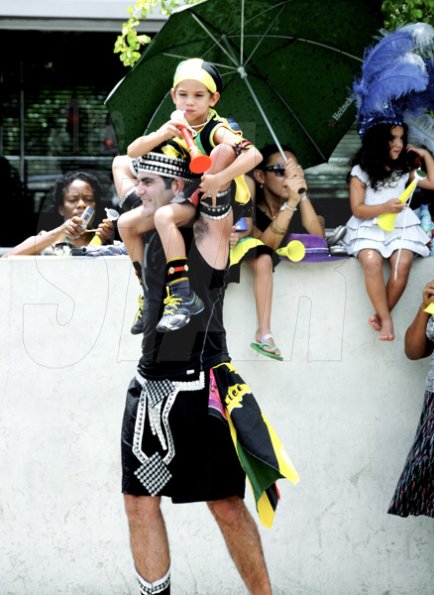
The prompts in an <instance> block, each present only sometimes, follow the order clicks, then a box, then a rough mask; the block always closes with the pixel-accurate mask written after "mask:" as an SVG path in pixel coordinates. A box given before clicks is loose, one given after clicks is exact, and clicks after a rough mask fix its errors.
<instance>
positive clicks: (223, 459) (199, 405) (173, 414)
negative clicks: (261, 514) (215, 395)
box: [122, 371, 245, 503]
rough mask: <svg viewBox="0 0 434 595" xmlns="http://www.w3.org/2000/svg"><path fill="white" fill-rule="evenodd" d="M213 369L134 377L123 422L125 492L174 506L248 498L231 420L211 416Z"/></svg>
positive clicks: (123, 483) (123, 476)
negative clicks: (158, 377) (157, 498)
mask: <svg viewBox="0 0 434 595" xmlns="http://www.w3.org/2000/svg"><path fill="white" fill-rule="evenodd" d="M208 401H209V371H206V372H195V373H194V374H191V375H183V376H182V377H180V378H176V379H170V380H145V379H143V378H142V377H141V376H139V375H138V376H136V377H135V378H133V380H132V381H131V383H130V386H129V388H128V392H127V400H126V406H125V413H124V419H123V424H122V492H123V493H124V494H132V495H137V496H142V495H143V496H149V495H151V496H157V495H158V496H169V497H170V498H172V500H173V502H178V503H180V502H201V501H202V502H203V501H209V500H220V499H222V498H228V497H230V496H240V497H242V498H243V497H244V490H245V474H244V471H243V470H242V468H241V465H240V463H239V460H238V457H237V454H236V452H235V447H234V444H233V442H232V439H231V436H230V433H229V427H228V425H227V422H224V421H222V420H221V419H219V418H217V417H215V416H214V415H212V414H210V413H209V405H208Z"/></svg>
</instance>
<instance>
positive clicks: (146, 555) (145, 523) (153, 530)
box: [124, 494, 170, 595]
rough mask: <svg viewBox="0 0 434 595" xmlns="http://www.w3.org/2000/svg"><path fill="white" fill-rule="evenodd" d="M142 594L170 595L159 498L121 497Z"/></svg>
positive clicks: (166, 548)
mask: <svg viewBox="0 0 434 595" xmlns="http://www.w3.org/2000/svg"><path fill="white" fill-rule="evenodd" d="M124 502H125V510H126V513H127V517H128V524H129V528H130V542H131V551H132V554H133V559H134V564H135V567H136V571H137V574H138V577H137V578H138V580H139V586H140V593H141V595H151V594H152V595H157V594H158V595H169V594H170V574H169V568H170V555H169V542H168V539H167V532H166V526H165V524H164V519H163V515H162V513H161V509H160V498H158V497H151V496H132V495H130V494H125V495H124Z"/></svg>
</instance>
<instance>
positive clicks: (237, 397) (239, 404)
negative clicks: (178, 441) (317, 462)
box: [210, 363, 299, 527]
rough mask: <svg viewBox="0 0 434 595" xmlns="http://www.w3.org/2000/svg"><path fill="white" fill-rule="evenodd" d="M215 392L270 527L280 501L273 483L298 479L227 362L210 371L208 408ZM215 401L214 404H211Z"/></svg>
mask: <svg viewBox="0 0 434 595" xmlns="http://www.w3.org/2000/svg"><path fill="white" fill-rule="evenodd" d="M216 389H217V390H218V393H219V396H220V399H221V402H222V403H223V406H224V411H225V413H226V415H225V418H226V420H227V422H228V424H229V429H230V432H231V436H232V440H233V442H234V445H235V448H236V451H237V454H238V458H239V460H240V463H241V466H242V467H243V469H244V471H245V473H246V475H247V478H248V479H249V481H250V484H251V486H252V490H253V495H254V498H255V502H256V509H257V511H258V514H259V518H260V520H261V523H262V524H263V525H264V526H265V527H271V526H272V524H273V520H274V511H275V510H276V506H277V503H278V500H279V491H278V489H277V486H276V483H275V482H276V480H277V479H281V478H287V479H289V480H290V481H291V482H292V483H293V484H296V483H297V482H298V480H299V477H298V473H297V471H296V470H295V468H294V466H293V464H292V463H291V461H290V459H289V457H288V455H287V453H286V451H285V449H284V447H283V444H282V443H281V441H280V439H279V437H278V436H277V434H276V432H275V431H274V429H273V428H272V426H271V425H270V423H269V422H268V420H267V419H266V417H265V416H264V415H263V413H262V411H261V409H260V407H259V405H258V403H257V401H256V399H255V397H254V396H253V394H252V392H251V390H250V388H249V387H248V386H247V384H245V382H244V380H243V379H242V378H241V376H240V375H239V374H238V373H237V371H236V370H235V368H234V367H233V366H232V364H230V363H223V364H220V365H218V366H216V367H214V368H212V369H211V371H210V394H211V393H214V394H213V395H212V397H211V398H210V407H214V409H218V405H216V404H215V400H216V395H215V392H216ZM212 401H214V405H213V404H212Z"/></svg>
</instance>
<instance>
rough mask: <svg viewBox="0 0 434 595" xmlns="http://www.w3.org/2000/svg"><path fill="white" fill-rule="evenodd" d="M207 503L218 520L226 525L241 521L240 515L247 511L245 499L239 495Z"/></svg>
mask: <svg viewBox="0 0 434 595" xmlns="http://www.w3.org/2000/svg"><path fill="white" fill-rule="evenodd" d="M207 504H208V508H209V509H210V511H211V514H212V515H213V517H214V518H215V519H216V521H217V522H218V523H223V524H225V525H235V524H237V523H239V522H240V517H241V516H244V514H245V511H246V508H245V505H244V501H243V500H242V499H241V498H239V497H237V496H233V497H231V498H225V499H224V500H214V501H213V502H208V503H207Z"/></svg>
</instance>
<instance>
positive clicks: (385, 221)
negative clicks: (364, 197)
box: [376, 169, 426, 231]
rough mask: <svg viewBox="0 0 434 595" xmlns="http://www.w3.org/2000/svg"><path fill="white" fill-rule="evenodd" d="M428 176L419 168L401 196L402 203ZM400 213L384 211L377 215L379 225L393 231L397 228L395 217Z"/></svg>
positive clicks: (385, 229)
mask: <svg viewBox="0 0 434 595" xmlns="http://www.w3.org/2000/svg"><path fill="white" fill-rule="evenodd" d="M425 177H426V175H425V173H424V172H423V171H422V170H421V169H417V170H416V171H415V173H414V180H413V181H412V182H410V184H409V185H408V186H407V188H406V189H405V190H404V192H403V193H402V194H401V196H400V197H399V200H400V201H401V202H402V204H405V203H406V202H407V201H408V200H409V199H410V198H411V197H412V196H413V192H414V191H415V189H416V186H417V184H418V182H419V180H423V179H424V178H425ZM397 216H398V213H382V214H381V215H378V217H377V221H376V223H377V225H378V226H379V227H381V229H384V231H393V230H394V229H395V219H396V218H397Z"/></svg>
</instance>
